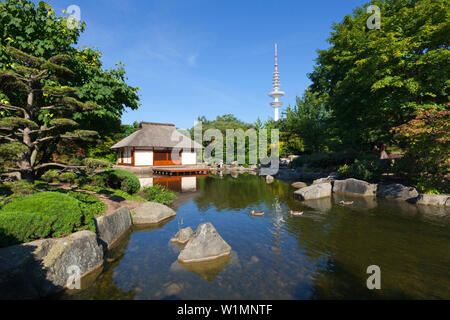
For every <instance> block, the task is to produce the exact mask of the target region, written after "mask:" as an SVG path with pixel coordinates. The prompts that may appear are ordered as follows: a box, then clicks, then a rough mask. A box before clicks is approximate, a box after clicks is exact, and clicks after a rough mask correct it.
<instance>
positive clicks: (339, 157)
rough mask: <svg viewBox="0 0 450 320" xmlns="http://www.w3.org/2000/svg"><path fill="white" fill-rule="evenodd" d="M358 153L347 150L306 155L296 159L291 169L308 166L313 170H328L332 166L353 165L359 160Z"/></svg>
mask: <svg viewBox="0 0 450 320" xmlns="http://www.w3.org/2000/svg"><path fill="white" fill-rule="evenodd" d="M357 156H358V153H357V152H356V151H354V150H345V151H340V152H332V153H328V152H317V153H313V154H304V155H301V156H299V157H298V158H296V159H294V160H293V161H292V162H291V164H290V167H291V168H298V167H303V166H304V165H308V166H310V167H313V168H328V167H331V166H341V165H344V164H351V163H353V162H354V161H355V159H356V158H357Z"/></svg>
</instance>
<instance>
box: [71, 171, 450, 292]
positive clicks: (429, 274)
mask: <svg viewBox="0 0 450 320" xmlns="http://www.w3.org/2000/svg"><path fill="white" fill-rule="evenodd" d="M195 179H196V181H194V182H193V181H190V182H189V183H188V185H189V188H188V189H189V190H188V191H187V192H182V193H180V197H179V199H177V201H176V203H175V204H174V206H175V207H176V211H177V216H176V218H174V219H173V220H171V221H169V222H167V223H166V224H165V225H163V226H159V227H158V228H152V229H134V230H132V231H131V232H130V233H129V234H128V235H127V236H125V237H124V238H123V240H122V241H120V242H119V243H118V245H117V246H116V247H115V248H114V249H113V250H111V251H110V252H108V257H107V262H106V263H105V267H104V269H103V273H102V274H101V275H100V276H99V277H98V278H97V279H96V280H95V281H94V282H93V283H91V284H90V285H89V287H88V288H87V289H85V290H83V291H81V292H76V293H71V294H70V293H69V294H67V295H65V296H64V297H63V298H66V299H394V298H395V299H435V298H441V299H442V298H443V299H450V212H449V211H448V210H447V211H446V209H443V208H432V207H425V206H422V207H419V206H414V205H410V204H408V203H404V202H400V201H394V200H384V199H375V198H362V197H350V196H336V195H334V197H333V198H331V199H321V200H314V201H305V202H299V201H296V200H294V199H293V192H294V191H295V190H294V189H293V188H292V187H291V186H290V185H289V184H287V183H284V182H282V181H278V180H277V181H275V182H274V183H273V184H270V185H268V184H266V183H265V180H264V179H263V178H261V177H259V176H251V175H242V176H239V178H237V179H235V178H233V177H231V176H224V177H222V178H221V177H218V176H209V177H197V178H195ZM172 185H175V186H178V185H177V184H176V183H173V182H172ZM175 188H178V189H179V190H182V189H183V188H181V184H180V185H179V186H178V187H175ZM180 188H181V189H180ZM341 200H349V201H354V204H353V205H352V206H348V207H343V206H341V205H339V202H340V201H341ZM252 210H255V211H264V212H265V215H264V216H263V217H255V218H252V217H251V214H250V212H251V211H252ZM290 210H294V211H304V215H303V216H301V217H290V216H289V214H288V212H289V211H290ZM204 222H211V223H212V224H213V225H214V227H215V228H216V229H217V231H218V232H219V234H220V235H221V236H222V238H223V239H224V240H225V241H226V242H228V244H229V245H230V246H231V247H232V253H231V256H230V257H227V258H225V259H221V260H219V261H215V262H212V263H208V264H200V265H197V266H194V267H192V266H183V265H180V264H179V263H178V262H177V257H178V254H179V252H180V247H179V246H178V245H176V244H171V243H170V242H169V241H170V239H171V237H172V236H173V235H174V234H175V233H176V232H177V231H178V230H179V228H185V227H188V226H189V227H191V228H192V229H193V230H194V231H195V229H196V228H197V226H198V225H199V224H201V223H204ZM370 265H378V266H379V267H380V268H381V290H368V289H367V286H366V281H367V278H368V277H369V276H370V275H369V274H367V273H366V271H367V267H368V266H370Z"/></svg>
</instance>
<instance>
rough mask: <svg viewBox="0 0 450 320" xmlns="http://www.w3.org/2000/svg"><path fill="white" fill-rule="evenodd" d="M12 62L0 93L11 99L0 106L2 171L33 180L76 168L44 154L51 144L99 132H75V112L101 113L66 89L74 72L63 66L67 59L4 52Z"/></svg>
mask: <svg viewBox="0 0 450 320" xmlns="http://www.w3.org/2000/svg"><path fill="white" fill-rule="evenodd" d="M4 51H5V53H6V54H9V55H10V56H11V57H13V58H14V63H12V64H11V65H10V68H8V70H0V93H3V94H4V95H6V96H7V97H8V100H9V101H8V100H6V99H2V100H1V102H0V160H1V165H0V168H1V170H2V171H3V172H12V171H19V172H20V173H21V174H22V177H23V178H27V179H28V178H33V177H34V176H35V175H36V173H37V172H38V171H39V170H42V169H44V168H48V167H62V168H75V167H77V166H72V165H70V164H69V165H68V164H62V163H54V162H52V161H51V157H50V156H49V155H48V154H45V153H46V149H48V148H47V146H48V145H49V144H52V143H53V144H55V143H59V142H61V141H64V140H78V139H89V138H92V137H93V136H96V135H97V132H96V131H90V130H77V126H78V123H77V122H76V121H74V120H73V114H74V113H75V112H85V111H90V110H94V109H97V108H99V107H98V106H97V105H96V104H94V103H90V102H86V103H83V102H80V101H79V100H77V99H76V98H75V89H73V88H70V87H68V86H63V84H67V82H68V81H70V79H71V77H72V76H73V72H72V71H71V70H70V69H69V68H67V67H65V66H63V65H62V64H63V63H65V62H67V61H69V57H68V56H66V55H61V54H59V55H56V56H53V57H52V58H50V59H48V60H45V59H42V58H36V57H33V56H30V55H28V54H26V53H24V52H22V51H20V50H18V49H16V48H13V47H6V48H4Z"/></svg>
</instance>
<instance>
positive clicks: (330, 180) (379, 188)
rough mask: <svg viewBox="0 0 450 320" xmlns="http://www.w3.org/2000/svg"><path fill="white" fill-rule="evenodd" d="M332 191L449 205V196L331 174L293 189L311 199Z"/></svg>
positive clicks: (327, 195)
mask: <svg viewBox="0 0 450 320" xmlns="http://www.w3.org/2000/svg"><path fill="white" fill-rule="evenodd" d="M332 193H341V194H349V195H357V196H369V197H370V196H372V197H383V198H388V199H395V200H404V201H407V202H409V203H411V204H417V205H429V206H436V207H450V196H447V195H435V194H421V193H419V192H418V191H417V190H416V189H415V188H413V187H406V186H404V185H402V184H389V185H383V184H371V183H368V182H366V181H362V180H357V179H346V180H336V179H335V178H334V177H331V176H329V177H327V178H322V179H318V180H314V182H313V184H312V185H310V186H308V187H304V188H301V189H299V190H297V191H295V192H294V197H295V198H297V199H299V200H313V199H320V198H324V197H330V196H331V194H332Z"/></svg>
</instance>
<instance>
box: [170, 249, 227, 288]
mask: <svg viewBox="0 0 450 320" xmlns="http://www.w3.org/2000/svg"><path fill="white" fill-rule="evenodd" d="M234 256H235V255H234ZM230 259H231V256H225V257H220V258H218V259H215V260H212V261H205V262H198V263H180V262H178V261H175V262H174V263H173V264H172V265H171V266H170V271H172V272H180V270H183V269H186V270H188V271H190V272H193V273H195V274H197V275H198V276H200V277H201V278H203V279H205V280H207V281H209V282H212V281H214V279H215V278H216V277H217V276H218V275H219V273H220V272H221V271H222V270H223V269H224V268H225V266H226V265H227V264H228V262H230Z"/></svg>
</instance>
